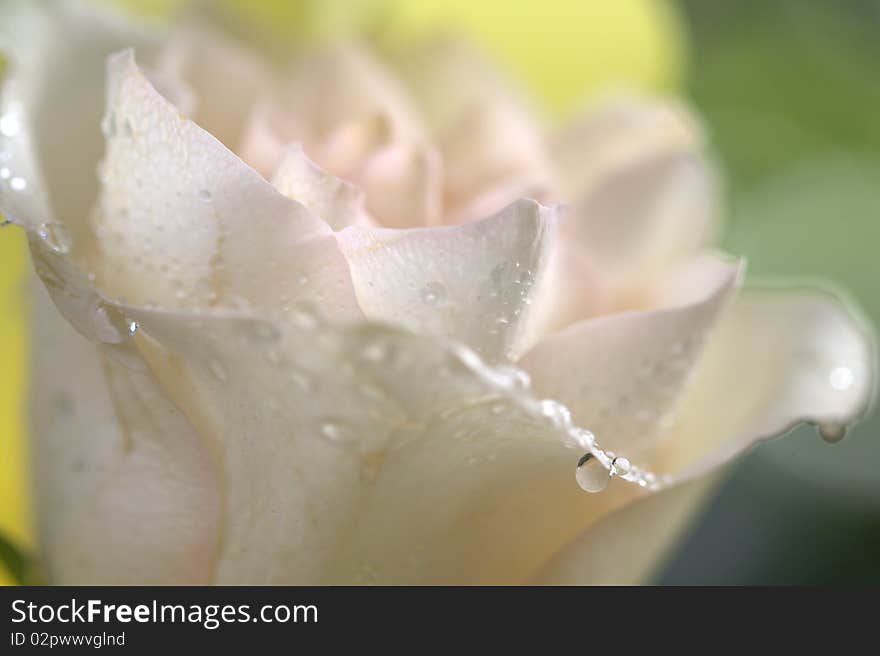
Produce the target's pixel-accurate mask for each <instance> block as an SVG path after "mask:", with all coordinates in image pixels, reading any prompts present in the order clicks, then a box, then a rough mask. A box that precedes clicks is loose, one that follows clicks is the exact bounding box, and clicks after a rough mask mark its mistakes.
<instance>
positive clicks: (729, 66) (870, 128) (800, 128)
mask: <svg viewBox="0 0 880 656" xmlns="http://www.w3.org/2000/svg"><path fill="white" fill-rule="evenodd" d="M683 5H684V7H685V8H686V9H687V12H686V13H687V15H688V17H689V18H690V22H691V31H692V34H693V50H694V53H695V56H694V57H693V62H692V75H691V80H690V83H689V87H690V90H691V93H692V95H693V98H694V100H695V101H696V102H697V104H698V106H699V107H700V109H701V111H702V112H703V113H704V115H705V116H706V118H707V120H708V123H709V125H710V127H711V130H712V134H713V135H714V138H715V143H716V145H717V147H718V149H719V150H720V152H721V154H722V156H723V158H724V160H725V162H726V164H727V166H728V168H729V172H730V174H731V179H732V180H731V182H732V186H733V189H734V191H737V190H738V189H740V188H745V187H748V186H750V185H752V184H756V183H759V182H760V180H761V178H762V177H763V176H765V175H768V174H770V173H772V172H774V171H778V170H780V169H782V168H784V167H786V166H787V165H788V164H790V163H791V162H793V161H794V160H796V159H799V158H801V157H804V156H807V155H809V154H812V153H816V152H821V151H824V150H828V149H830V148H834V149H836V150H841V149H846V148H853V149H857V150H859V151H864V150H875V151H878V152H880V130H877V127H876V121H877V107H878V106H880V76H878V75H877V74H876V66H877V64H876V62H877V61H878V58H880V40H878V39H877V34H878V31H880V10H878V5H877V3H876V2H875V3H867V2H863V1H860V0H840V1H838V2H834V3H829V2H824V0H796V1H792V0H779V1H778V2H773V3H768V2H765V1H763V0H740V1H738V2H735V3H731V2H726V1H707V0H687V1H686V2H684V3H683Z"/></svg>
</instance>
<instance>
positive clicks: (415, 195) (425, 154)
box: [352, 143, 442, 228]
mask: <svg viewBox="0 0 880 656" xmlns="http://www.w3.org/2000/svg"><path fill="white" fill-rule="evenodd" d="M352 179H353V180H354V181H355V182H356V183H357V184H359V185H360V186H361V187H363V189H364V191H366V194H367V209H368V210H369V211H370V213H371V214H372V215H373V216H375V217H376V218H377V219H378V220H379V221H380V222H381V223H382V225H384V226H386V227H389V228H412V227H420V226H426V225H432V224H435V223H438V222H439V219H440V211H441V203H442V185H441V162H440V158H439V156H438V155H437V153H435V152H434V150H433V149H432V148H429V147H427V146H410V145H405V144H402V143H395V144H391V145H389V146H387V147H385V148H382V149H381V150H379V151H377V152H376V153H375V154H373V155H372V156H371V157H370V158H368V159H367V160H366V161H365V162H364V163H363V165H362V167H361V168H360V169H359V170H358V171H357V172H356V173H355V174H354V175H352Z"/></svg>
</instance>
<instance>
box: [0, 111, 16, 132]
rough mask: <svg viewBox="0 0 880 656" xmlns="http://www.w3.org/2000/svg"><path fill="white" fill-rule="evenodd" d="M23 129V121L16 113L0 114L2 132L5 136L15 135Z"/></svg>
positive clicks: (0, 130) (0, 129)
mask: <svg viewBox="0 0 880 656" xmlns="http://www.w3.org/2000/svg"><path fill="white" fill-rule="evenodd" d="M19 130H21V121H20V120H18V117H17V116H15V115H14V114H4V115H3V116H0V134H2V135H3V136H4V137H14V136H15V135H17V134H18V131H19Z"/></svg>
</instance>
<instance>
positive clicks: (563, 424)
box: [541, 399, 571, 428]
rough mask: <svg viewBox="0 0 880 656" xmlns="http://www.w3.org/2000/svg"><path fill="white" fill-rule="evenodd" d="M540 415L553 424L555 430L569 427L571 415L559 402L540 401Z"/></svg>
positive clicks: (551, 400) (550, 400)
mask: <svg viewBox="0 0 880 656" xmlns="http://www.w3.org/2000/svg"><path fill="white" fill-rule="evenodd" d="M541 414H542V415H544V416H545V417H547V418H548V419H549V420H550V421H551V422H553V425H554V426H555V427H556V428H567V427H569V426H570V425H571V413H570V412H569V411H568V408H566V407H565V406H564V405H562V404H561V403H559V401H554V400H553V399H544V400H543V401H541Z"/></svg>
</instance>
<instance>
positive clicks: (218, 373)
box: [208, 360, 226, 383]
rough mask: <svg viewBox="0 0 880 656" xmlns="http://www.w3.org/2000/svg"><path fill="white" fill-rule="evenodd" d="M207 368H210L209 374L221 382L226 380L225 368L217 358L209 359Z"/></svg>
mask: <svg viewBox="0 0 880 656" xmlns="http://www.w3.org/2000/svg"><path fill="white" fill-rule="evenodd" d="M208 369H210V370H211V374H212V375H213V376H214V378H216V379H217V380H219V381H220V382H221V383H225V382H226V369H225V368H224V367H223V365H222V364H220V361H219V360H211V361H210V362H209V363H208Z"/></svg>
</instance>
